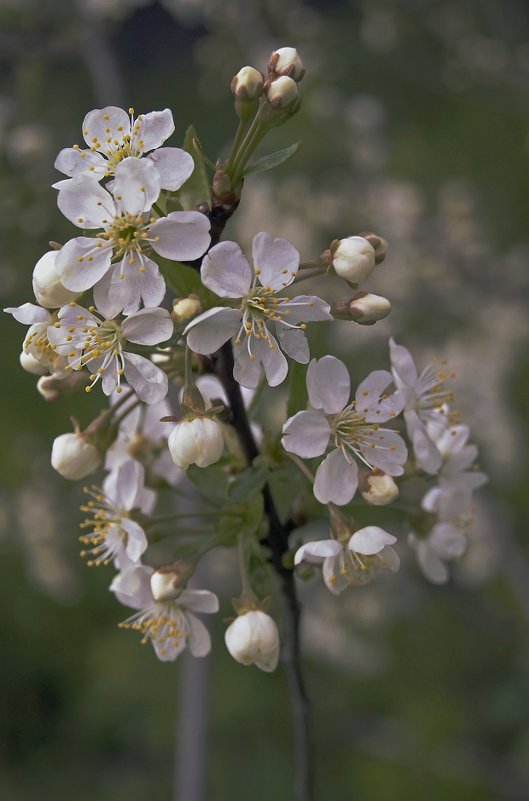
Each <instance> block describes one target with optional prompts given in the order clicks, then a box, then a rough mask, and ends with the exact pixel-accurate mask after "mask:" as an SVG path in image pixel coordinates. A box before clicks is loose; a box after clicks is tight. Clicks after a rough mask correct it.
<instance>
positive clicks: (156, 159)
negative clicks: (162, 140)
mask: <svg viewBox="0 0 529 801" xmlns="http://www.w3.org/2000/svg"><path fill="white" fill-rule="evenodd" d="M147 158H148V160H149V161H152V163H153V164H154V166H155V167H156V169H157V170H158V172H159V173H160V186H161V188H162V189H167V190H169V191H171V192H176V190H177V189H180V187H181V186H182V184H184V183H185V182H186V181H187V179H188V178H189V176H190V175H191V173H192V172H193V170H194V168H195V162H194V161H193V156H191V155H190V154H189V153H186V151H185V150H182V149H181V148H180V147H162V148H160V149H159V150H155V151H154V153H151V154H150V156H147Z"/></svg>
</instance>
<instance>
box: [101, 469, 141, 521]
mask: <svg viewBox="0 0 529 801" xmlns="http://www.w3.org/2000/svg"><path fill="white" fill-rule="evenodd" d="M144 479H145V471H144V469H143V467H142V465H141V464H140V463H139V462H136V461H135V460H134V459H129V460H128V461H127V462H125V464H123V465H121V467H120V468H118V470H113V471H112V472H111V473H109V474H108V476H107V477H106V478H105V480H104V481H103V493H104V495H105V496H106V497H107V498H108V499H109V500H110V501H111V503H112V504H113V505H115V506H118V507H119V508H120V509H126V510H127V511H130V510H131V509H132V507H133V506H135V505H136V499H137V497H138V494H139V492H140V490H141V489H142V488H143V482H144Z"/></svg>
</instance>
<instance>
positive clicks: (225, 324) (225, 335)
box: [184, 306, 241, 355]
mask: <svg viewBox="0 0 529 801" xmlns="http://www.w3.org/2000/svg"><path fill="white" fill-rule="evenodd" d="M240 325H241V312H240V311H239V310H238V309H227V308H224V307H223V306H215V308H213V309H208V311H205V312H202V314H199V315H198V317H195V318H194V320H192V321H191V323H189V325H188V326H187V328H186V329H185V330H184V334H186V335H187V344H188V345H189V347H190V348H191V350H193V351H195V353H202V354H203V355H208V354H210V353H215V351H216V350H218V349H219V348H220V346H221V345H224V343H225V342H227V341H228V339H230V338H231V337H232V336H234V335H235V334H236V333H237V332H238V330H239V328H240Z"/></svg>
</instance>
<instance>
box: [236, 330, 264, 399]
mask: <svg viewBox="0 0 529 801" xmlns="http://www.w3.org/2000/svg"><path fill="white" fill-rule="evenodd" d="M234 355H235V366H234V368H233V377H234V379H235V380H236V381H237V382H238V383H239V384H240V385H241V387H247V388H248V389H255V387H256V386H257V384H258V383H259V379H260V378H261V369H262V367H261V362H260V360H259V359H256V358H254V359H250V354H249V353H248V347H247V339H246V337H245V339H244V340H243V341H242V342H241V343H240V344H239V345H235V346H234Z"/></svg>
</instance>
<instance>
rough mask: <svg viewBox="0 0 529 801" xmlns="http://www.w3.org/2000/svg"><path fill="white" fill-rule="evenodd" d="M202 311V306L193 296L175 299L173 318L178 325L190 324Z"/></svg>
mask: <svg viewBox="0 0 529 801" xmlns="http://www.w3.org/2000/svg"><path fill="white" fill-rule="evenodd" d="M201 311H202V304H201V303H200V301H199V299H198V298H196V297H194V296H193V295H189V297H187V298H175V300H173V311H172V312H171V317H172V318H173V320H174V321H175V322H176V323H180V324H181V325H183V324H184V323H188V322H189V321H190V320H192V319H193V317H196V316H197V314H199V312H201Z"/></svg>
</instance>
